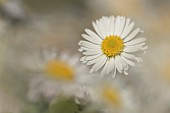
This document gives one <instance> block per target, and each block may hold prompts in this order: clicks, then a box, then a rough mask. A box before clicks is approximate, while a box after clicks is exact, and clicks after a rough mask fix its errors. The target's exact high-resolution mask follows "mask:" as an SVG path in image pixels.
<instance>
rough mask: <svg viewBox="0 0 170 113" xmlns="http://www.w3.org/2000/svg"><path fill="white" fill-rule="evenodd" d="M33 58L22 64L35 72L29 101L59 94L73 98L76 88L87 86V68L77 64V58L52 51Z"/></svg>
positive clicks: (49, 98) (89, 77) (49, 97)
mask: <svg viewBox="0 0 170 113" xmlns="http://www.w3.org/2000/svg"><path fill="white" fill-rule="evenodd" d="M35 56H36V57H35V58H33V59H32V58H26V59H25V60H24V64H25V65H26V66H27V67H28V68H30V70H31V71H33V72H35V73H34V75H35V77H33V78H32V79H31V81H30V86H29V87H30V88H29V92H28V98H29V100H31V101H32V100H35V101H37V100H40V97H41V96H43V97H44V98H46V99H47V100H52V99H53V98H54V97H56V96H57V95H60V94H62V95H64V94H66V95H67V96H69V95H70V96H71V95H72V96H75V93H77V91H78V90H79V88H78V87H81V86H83V85H86V84H88V81H89V80H90V79H91V76H88V75H89V73H88V69H87V67H86V66H84V65H82V64H81V63H79V59H80V57H79V56H75V55H74V56H70V55H69V54H68V53H66V52H65V53H61V54H60V55H59V54H58V53H57V52H56V51H54V50H52V51H51V50H45V51H43V52H42V53H40V54H36V55H35ZM40 56H41V57H40ZM38 58H39V59H38ZM31 60H32V61H31ZM31 62H32V63H31Z"/></svg>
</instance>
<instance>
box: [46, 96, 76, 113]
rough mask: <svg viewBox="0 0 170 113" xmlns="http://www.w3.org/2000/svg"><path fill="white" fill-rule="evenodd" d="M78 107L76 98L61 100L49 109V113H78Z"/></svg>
mask: <svg viewBox="0 0 170 113" xmlns="http://www.w3.org/2000/svg"><path fill="white" fill-rule="evenodd" d="M77 110H78V106H77V104H76V103H75V101H74V98H63V97H61V98H59V99H57V101H56V102H55V103H53V104H52V105H51V106H50V107H49V111H48V113H76V112H77Z"/></svg>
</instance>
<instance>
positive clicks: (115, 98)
mask: <svg viewBox="0 0 170 113" xmlns="http://www.w3.org/2000/svg"><path fill="white" fill-rule="evenodd" d="M102 94H103V97H104V99H105V100H106V101H107V102H108V103H110V104H111V105H112V106H114V107H117V108H119V107H121V106H122V103H121V98H120V95H119V92H118V91H117V90H116V89H113V88H111V87H106V88H104V89H103V92H102Z"/></svg>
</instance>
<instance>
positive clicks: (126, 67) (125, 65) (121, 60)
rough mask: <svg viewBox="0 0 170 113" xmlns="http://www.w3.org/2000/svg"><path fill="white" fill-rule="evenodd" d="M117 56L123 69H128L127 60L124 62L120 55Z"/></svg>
mask: <svg viewBox="0 0 170 113" xmlns="http://www.w3.org/2000/svg"><path fill="white" fill-rule="evenodd" d="M117 57H118V59H119V61H120V63H121V64H122V66H123V69H124V70H127V69H128V64H127V62H126V61H125V60H124V59H123V58H122V57H120V56H117Z"/></svg>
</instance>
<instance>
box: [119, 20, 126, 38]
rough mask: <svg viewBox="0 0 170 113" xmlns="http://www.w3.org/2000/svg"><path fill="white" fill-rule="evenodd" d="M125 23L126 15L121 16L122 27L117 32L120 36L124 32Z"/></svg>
mask: <svg viewBox="0 0 170 113" xmlns="http://www.w3.org/2000/svg"><path fill="white" fill-rule="evenodd" d="M124 25H125V17H121V18H120V27H119V31H118V33H117V35H118V36H120V34H121V33H122V31H123V28H124Z"/></svg>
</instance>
